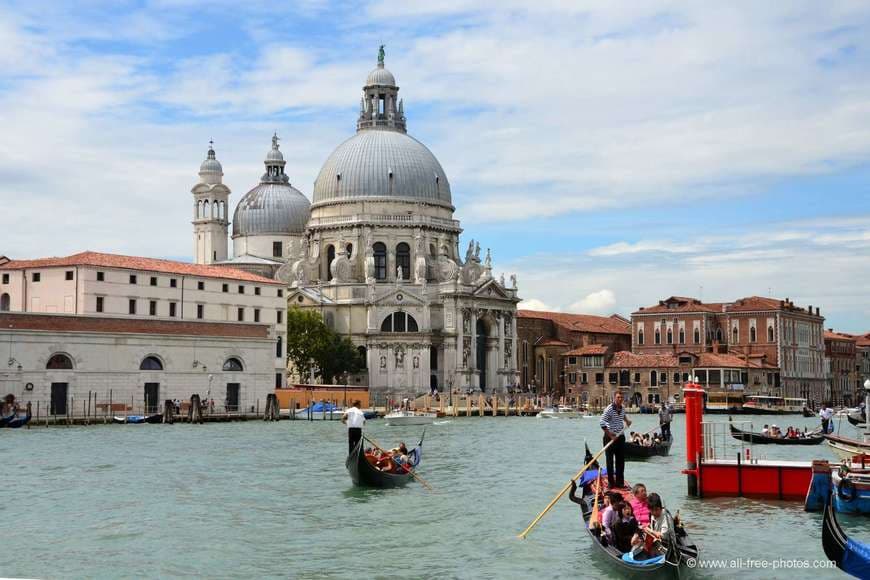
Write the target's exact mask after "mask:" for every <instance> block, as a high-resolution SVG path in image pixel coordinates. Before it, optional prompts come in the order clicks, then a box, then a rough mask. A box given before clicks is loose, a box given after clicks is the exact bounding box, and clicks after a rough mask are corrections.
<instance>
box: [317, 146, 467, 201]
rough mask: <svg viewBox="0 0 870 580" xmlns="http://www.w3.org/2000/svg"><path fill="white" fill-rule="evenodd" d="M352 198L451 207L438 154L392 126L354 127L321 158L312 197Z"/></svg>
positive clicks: (448, 189)
mask: <svg viewBox="0 0 870 580" xmlns="http://www.w3.org/2000/svg"><path fill="white" fill-rule="evenodd" d="M357 198H381V199H383V198H393V199H404V200H408V201H426V202H429V203H434V204H438V205H444V206H447V207H451V208H452V202H451V196H450V183H449V182H448V181H447V175H446V174H445V173H444V169H443V168H442V167H441V164H440V163H439V162H438V159H436V158H435V156H434V155H433V154H432V152H431V151H429V149H427V148H426V146H425V145H423V144H422V143H420V142H419V141H417V140H416V139H414V138H413V137H411V136H410V135H408V134H406V133H400V132H398V131H388V130H366V131H360V132H358V133H357V134H356V135H354V136H353V137H351V138H350V139H348V140H347V141H345V142H344V143H342V144H341V145H339V146H338V147H337V148H336V149H335V151H333V152H332V155H330V156H329V158H328V159H327V160H326V162H325V163H324V164H323V168H321V170H320V174H319V175H318V176H317V180H316V181H315V182H314V195H313V200H314V203H315V204H320V203H328V202H332V201H339V200H348V199H351V200H352V199H357Z"/></svg>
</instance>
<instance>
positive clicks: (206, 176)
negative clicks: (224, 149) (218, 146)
mask: <svg viewBox="0 0 870 580" xmlns="http://www.w3.org/2000/svg"><path fill="white" fill-rule="evenodd" d="M223 175H224V168H223V166H222V165H221V162H220V161H218V160H217V158H216V157H215V153H214V147H212V145H211V143H209V147H208V154H207V155H206V158H205V161H203V162H202V163H201V164H200V166H199V178H200V181H201V182H202V183H208V184H218V183H221V178H222V177H223Z"/></svg>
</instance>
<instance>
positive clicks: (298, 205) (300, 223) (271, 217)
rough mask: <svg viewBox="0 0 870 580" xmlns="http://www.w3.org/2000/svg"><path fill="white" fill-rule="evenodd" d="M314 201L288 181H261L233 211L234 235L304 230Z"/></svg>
mask: <svg viewBox="0 0 870 580" xmlns="http://www.w3.org/2000/svg"><path fill="white" fill-rule="evenodd" d="M310 215H311V204H310V203H309V202H308V199H307V198H306V197H305V196H304V195H302V192H300V191H299V190H298V189H296V188H294V187H292V186H290V185H289V184H287V183H261V184H260V185H258V186H257V187H255V188H254V189H252V190H251V191H249V192H248V193H246V194H245V196H244V197H243V198H242V199H241V200H239V205H237V206H236V212H235V214H233V237H234V238H235V237H237V236H257V235H289V234H301V233H304V232H305V226H306V224H307V223H308V218H309V216H310Z"/></svg>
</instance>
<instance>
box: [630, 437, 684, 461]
mask: <svg viewBox="0 0 870 580" xmlns="http://www.w3.org/2000/svg"><path fill="white" fill-rule="evenodd" d="M673 442H674V438H673V437H669V438H668V439H666V440H665V441H662V442H661V443H659V444H658V445H650V446H646V445H638V444H637V443H629V442H628V441H626V442H625V446H624V447H623V449H624V450H625V458H626V459H648V458H650V457H655V456H657V455H658V456H662V457H666V456H667V455H668V453H670V452H671V444H673Z"/></svg>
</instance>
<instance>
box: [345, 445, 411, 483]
mask: <svg viewBox="0 0 870 580" xmlns="http://www.w3.org/2000/svg"><path fill="white" fill-rule="evenodd" d="M365 443H366V438H365V436H363V437H362V439H360V440H359V443H357V444H356V447H354V448H353V451H352V452H351V453H350V455H348V456H347V461H345V467H347V471H348V472H349V473H350V478H351V479H352V480H353V484H354V485H357V486H359V487H382V488H390V487H401V486H403V485H405V484H406V483H408V482H409V481H411V480H412V479H413V477H414V476H413V475H411V473H410V472H408V473H390V472H384V471H381V470H380V469H378V468H376V467H375V466H374V465H372V464H371V463H369V460H368V459H366V454H365ZM422 447H423V438H422V437H421V438H420V442H419V443H418V444H417V447H416V448H415V449H414V450H412V451H411V453H415V452H416V453H417V454H418V457H419V453H420V450H422ZM418 464H419V459H418V460H417V461H416V462H415V466H416V465H418Z"/></svg>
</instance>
